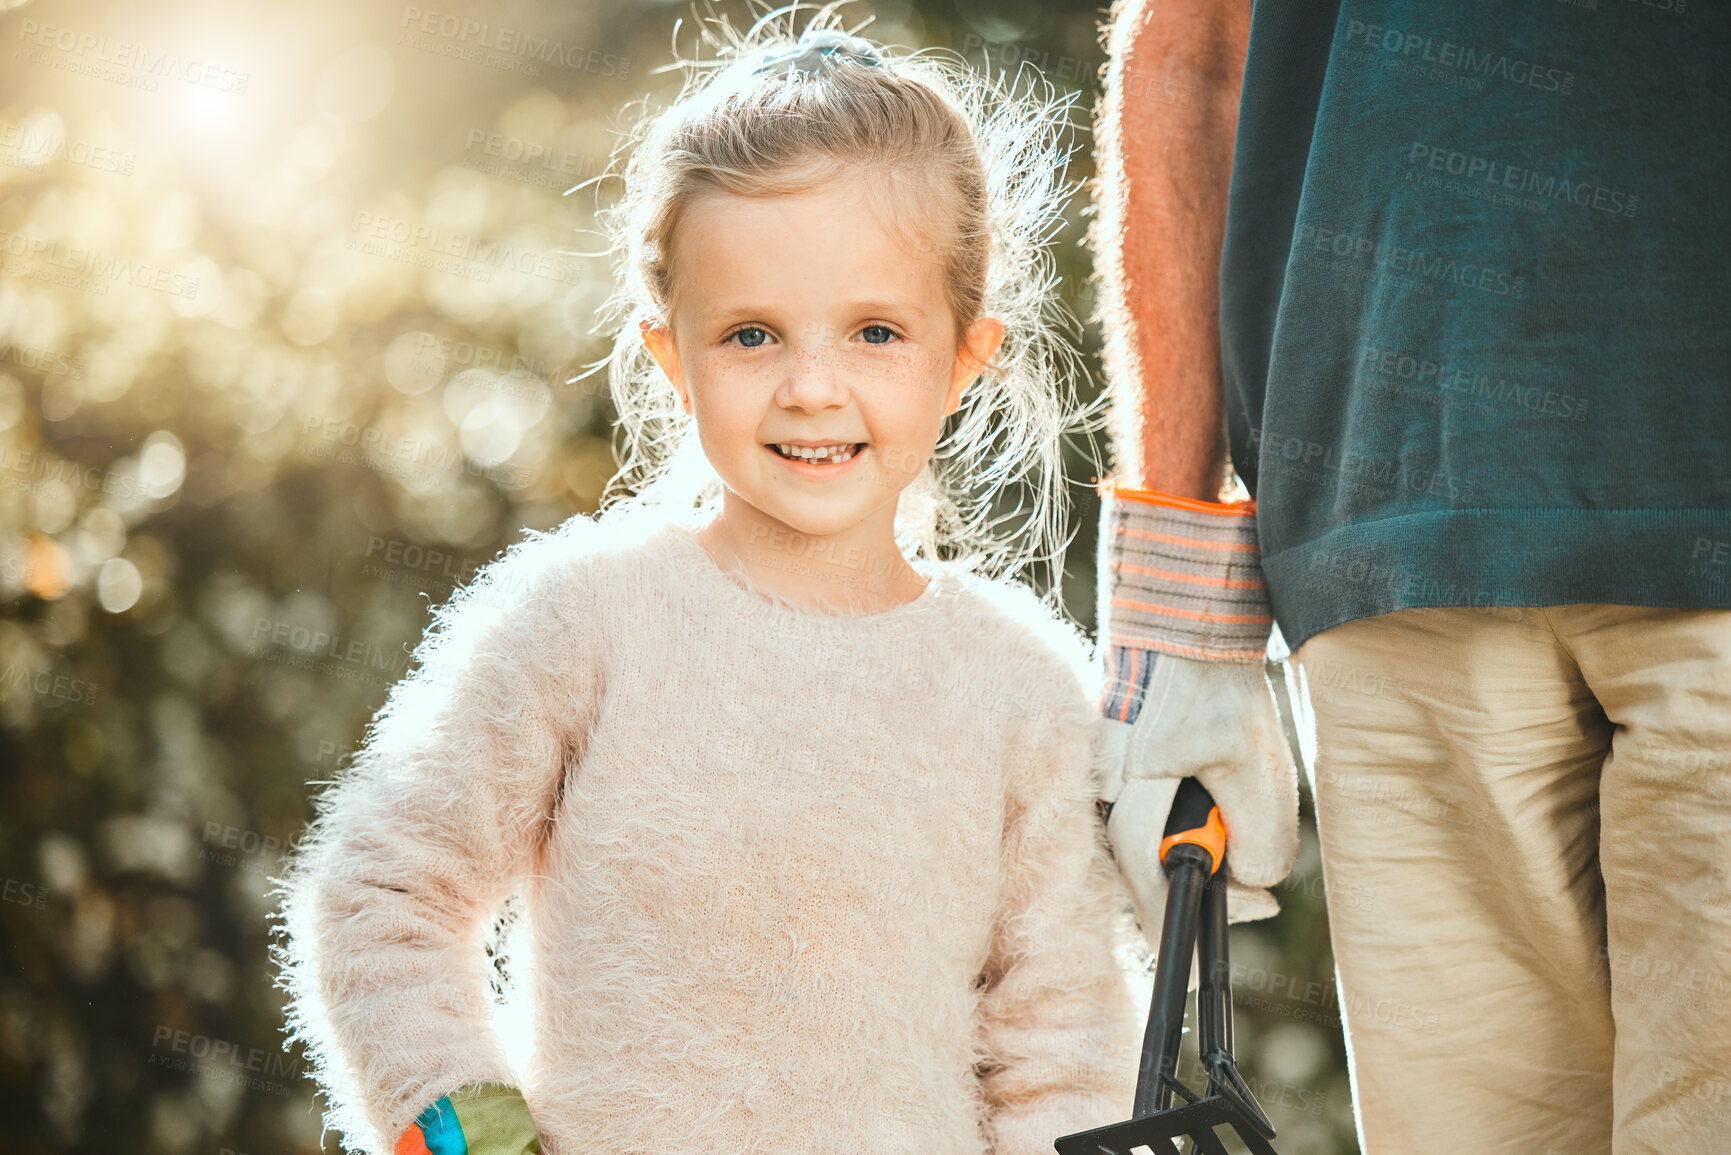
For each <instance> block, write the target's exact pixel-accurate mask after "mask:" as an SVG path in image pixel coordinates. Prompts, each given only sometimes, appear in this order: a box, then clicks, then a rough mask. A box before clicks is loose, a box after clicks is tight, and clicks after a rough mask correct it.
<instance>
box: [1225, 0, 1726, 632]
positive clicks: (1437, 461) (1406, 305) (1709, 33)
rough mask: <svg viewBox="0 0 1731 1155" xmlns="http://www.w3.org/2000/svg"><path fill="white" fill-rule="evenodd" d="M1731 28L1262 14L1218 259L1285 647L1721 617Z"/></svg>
mask: <svg viewBox="0 0 1731 1155" xmlns="http://www.w3.org/2000/svg"><path fill="white" fill-rule="evenodd" d="M1728 66H1731V12H1728V11H1727V8H1726V7H1725V6H1724V5H1721V4H1717V3H1709V2H1708V0H1525V2H1523V3H1518V4H1515V3H1467V2H1463V0H1385V2H1380V3H1377V2H1371V0H1256V4H1255V8H1254V16H1253V19H1252V25H1251V33H1250V53H1249V57H1248V60H1247V62H1246V68H1245V80H1244V93H1243V98H1242V103H1241V108H1240V112H1239V122H1238V140H1237V150H1236V155H1235V158H1234V164H1233V174H1232V190H1231V196H1230V200H1229V207H1228V213H1227V227H1226V243H1225V248H1224V251H1223V253H1222V260H1221V317H1220V319H1221V336H1222V362H1223V368H1224V371H1225V380H1226V407H1227V423H1228V429H1229V434H1230V440H1231V452H1232V458H1233V462H1234V464H1235V466H1236V468H1237V469H1238V471H1239V473H1240V474H1241V475H1242V476H1243V477H1244V479H1245V481H1246V484H1247V485H1249V487H1250V489H1251V492H1252V493H1253V494H1254V495H1255V497H1256V499H1257V516H1258V533H1259V535H1260V538H1261V544H1262V551H1263V565H1264V568H1265V569H1266V572H1267V577H1268V583H1269V590H1270V595H1271V599H1272V601H1273V605H1274V612H1275V616H1276V619H1277V620H1278V622H1279V623H1280V627H1281V631H1282V633H1283V634H1284V635H1285V637H1286V639H1287V641H1288V643H1289V644H1290V645H1292V646H1293V647H1295V648H1296V647H1297V646H1298V645H1300V644H1302V643H1303V641H1304V640H1305V639H1306V638H1308V637H1310V636H1311V635H1313V634H1315V633H1317V632H1319V631H1321V630H1325V629H1328V628H1329V627H1330V626H1334V625H1338V624H1340V623H1342V622H1346V621H1351V620H1353V619H1356V618H1361V617H1368V616H1371V615H1374V614H1382V613H1387V612H1389V611H1392V610H1397V609H1404V608H1408V607H1412V606H1463V605H1470V606H1478V607H1488V606H1495V605H1528V606H1536V605H1560V604H1566V603H1571V602H1608V603H1617V604H1628V605H1649V606H1697V607H1699V606H1727V605H1731V336H1728V334H1731V80H1728V79H1727V71H1728Z"/></svg>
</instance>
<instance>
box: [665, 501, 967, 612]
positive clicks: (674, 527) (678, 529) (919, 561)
mask: <svg viewBox="0 0 1731 1155" xmlns="http://www.w3.org/2000/svg"><path fill="white" fill-rule="evenodd" d="M666 526H667V528H666V531H665V533H666V535H667V536H668V537H670V538H671V539H672V540H673V542H674V546H675V548H676V549H679V550H681V551H683V552H684V553H685V555H686V558H687V559H688V561H689V562H690V563H691V567H692V568H693V569H695V570H697V571H699V572H701V573H702V575H703V577H702V580H703V581H704V582H706V583H708V584H709V585H710V586H711V587H712V588H714V589H717V590H719V591H720V596H722V597H723V598H724V599H725V600H727V601H728V602H730V603H732V604H733V605H734V606H735V607H736V609H737V610H738V611H739V612H741V613H746V614H754V615H756V616H758V617H760V618H768V619H774V620H777V621H780V622H783V623H788V624H793V623H798V624H802V625H808V626H811V627H814V628H822V629H840V630H846V629H855V630H858V629H870V628H876V627H879V626H891V625H896V624H899V623H901V622H904V621H909V620H912V619H916V618H919V617H921V616H923V615H925V614H927V613H930V612H933V611H934V610H935V609H936V608H937V606H938V604H939V602H940V601H941V600H943V599H945V598H946V597H947V596H949V594H950V593H951V591H952V589H953V582H954V580H955V575H954V574H952V573H951V572H950V570H949V569H948V568H946V567H945V566H942V565H940V564H938V563H935V562H932V561H929V560H927V559H925V558H913V559H910V560H909V562H908V564H909V565H911V566H912V567H913V568H914V569H915V570H916V571H918V572H919V573H920V574H922V575H923V576H925V577H926V578H927V579H929V580H928V581H927V582H926V588H925V589H923V590H921V591H920V594H919V596H918V597H916V598H914V599H912V600H911V601H906V602H903V603H901V604H900V605H897V606H891V607H890V608H889V609H887V610H878V611H876V612H874V613H869V614H826V613H820V612H818V611H816V610H809V609H806V608H805V607H803V606H800V605H798V604H796V603H794V602H792V601H789V600H788V599H787V598H784V597H781V596H780V595H778V594H771V593H762V592H759V591H757V590H754V589H750V588H747V585H746V584H744V582H742V580H741V579H742V578H744V575H739V576H738V577H736V576H735V574H734V573H733V572H730V571H728V570H724V569H722V568H721V566H720V565H719V564H718V563H717V562H716V560H715V559H714V558H713V557H711V556H710V554H709V551H708V550H707V549H705V548H704V547H703V543H702V542H701V541H699V540H697V531H696V530H695V529H693V528H692V527H690V526H688V525H683V524H681V523H679V522H677V521H669V522H667V523H666ZM747 580H749V579H747Z"/></svg>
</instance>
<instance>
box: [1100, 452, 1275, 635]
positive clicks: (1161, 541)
mask: <svg viewBox="0 0 1731 1155" xmlns="http://www.w3.org/2000/svg"><path fill="white" fill-rule="evenodd" d="M1099 493H1100V502H1101V507H1100V514H1101V516H1100V558H1099V561H1100V581H1101V586H1102V587H1103V588H1102V590H1101V593H1102V595H1103V596H1102V597H1101V599H1100V605H1101V606H1102V608H1103V609H1104V611H1105V612H1104V621H1103V622H1102V626H1103V628H1102V630H1101V640H1102V641H1103V642H1105V643H1107V644H1109V645H1110V646H1112V647H1113V648H1114V649H1118V650H1122V649H1123V648H1126V647H1130V648H1136V649H1143V650H1153V651H1156V652H1158V653H1163V654H1175V655H1177V656H1178V657H1181V658H1193V659H1198V660H1201V661H1208V662H1260V661H1262V660H1263V657H1264V655H1265V654H1266V653H1267V650H1268V635H1269V633H1270V630H1271V628H1272V626H1273V622H1274V618H1273V615H1272V614H1271V613H1270V612H1269V606H1268V587H1267V586H1266V584H1264V582H1263V580H1262V561H1261V552H1260V550H1259V549H1258V546H1257V543H1256V503H1255V502H1253V501H1246V502H1239V503H1236V504H1232V505H1222V504H1219V503H1217V502H1211V501H1193V500H1191V499H1189V498H1184V497H1173V496H1171V495H1170V494H1165V493H1159V492H1157V491H1155V490H1152V489H1131V488H1129V487H1127V486H1120V485H1117V484H1115V483H1114V482H1112V481H1110V480H1108V481H1104V482H1101V483H1100V485H1099Z"/></svg>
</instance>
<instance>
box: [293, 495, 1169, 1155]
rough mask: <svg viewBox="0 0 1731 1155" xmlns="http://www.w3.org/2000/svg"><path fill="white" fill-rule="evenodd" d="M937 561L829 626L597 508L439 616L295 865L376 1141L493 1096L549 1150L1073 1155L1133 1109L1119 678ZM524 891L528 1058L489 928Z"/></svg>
mask: <svg viewBox="0 0 1731 1155" xmlns="http://www.w3.org/2000/svg"><path fill="white" fill-rule="evenodd" d="M918 568H920V569H921V571H922V572H923V573H924V574H926V575H927V576H928V577H930V578H931V579H932V580H931V582H930V584H929V585H928V586H927V587H926V589H925V591H924V592H923V593H922V594H921V595H920V596H919V597H918V598H917V599H915V600H914V601H912V602H909V603H907V604H905V605H901V606H897V607H895V608H893V609H891V610H888V611H885V612H881V613H876V614H867V615H863V616H855V617H847V616H830V615H823V614H817V613H812V612H809V611H805V610H801V609H799V608H797V607H795V606H793V605H792V604H791V603H787V602H784V601H781V600H779V599H773V598H769V597H766V596H764V595H760V594H758V593H756V592H753V591H752V590H750V589H748V588H747V586H745V585H742V584H740V581H739V580H738V579H736V578H735V577H734V576H730V575H729V574H728V573H726V572H724V571H723V570H722V569H721V568H719V567H718V566H717V565H716V564H715V562H714V561H713V560H712V559H711V558H710V556H709V554H708V553H707V552H706V551H705V550H704V548H703V546H702V545H701V544H700V543H699V542H698V540H697V538H696V537H695V536H694V534H693V533H692V531H691V530H690V529H689V528H686V527H684V526H681V525H677V524H673V523H671V522H667V521H658V520H653V519H649V518H644V517H639V518H624V519H621V518H618V517H614V518H611V519H609V518H608V517H602V518H600V519H592V518H589V517H578V518H574V519H572V520H571V521H569V522H567V523H566V524H565V525H564V526H562V527H560V528H559V529H558V530H555V531H553V532H552V533H550V534H545V535H534V536H532V537H531V538H530V540H528V541H526V542H524V543H522V544H521V545H519V546H517V547H516V548H515V549H513V550H512V551H511V552H510V553H509V554H507V555H506V557H505V558H503V559H501V560H500V561H499V562H497V563H495V564H494V565H492V566H491V567H489V568H488V569H487V570H486V571H484V572H483V574H482V575H481V576H480V577H479V578H478V579H477V581H476V582H475V583H474V584H473V585H472V586H471V587H469V589H468V590H467V591H466V592H465V593H463V594H461V595H459V597H458V598H457V599H456V600H455V601H454V602H453V603H452V605H451V606H448V607H446V608H445V609H444V610H442V611H441V613H440V617H439V619H438V621H437V622H436V623H435V625H434V628H433V629H432V630H430V631H429V633H428V636H427V638H426V640H425V641H424V642H423V643H422V646H421V648H420V650H419V651H418V652H417V658H418V660H419V665H418V667H417V669H416V670H415V671H414V672H413V673H412V674H411V675H410V676H409V677H407V678H406V679H405V680H404V681H403V682H401V683H399V684H398V685H397V686H396V687H394V688H393V690H392V692H391V695H390V697H389V699H388V701H387V702H386V704H385V706H384V707H383V708H382V709H381V710H380V712H379V714H378V716H377V717H376V718H375V719H374V721H373V724H372V727H371V728H370V730H369V732H368V735H367V740H366V742H365V744H364V746H363V748H362V749H361V750H360V752H359V753H358V755H357V756H356V758H355V760H354V761H353V763H352V764H351V765H350V766H349V767H348V768H347V770H346V771H345V772H344V773H343V774H342V775H340V776H339V778H338V780H337V782H336V783H335V784H334V785H333V786H331V788H329V789H328V790H326V791H325V792H324V793H323V794H322V795H321V796H320V797H319V799H318V804H317V808H318V816H317V819H316V820H315V822H314V824H313V826H312V828H311V829H310V830H309V831H308V833H307V835H306V837H305V838H304V839H303V840H302V842H301V844H300V847H299V850H298V851H297V854H296V856H295V858H294V859H293V860H292V861H291V863H290V867H289V869H288V871H287V873H286V875H285V876H284V879H283V882H282V888H281V889H282V895H283V905H282V912H281V918H282V921H283V924H284V927H285V929H286V931H287V938H286V939H285V942H284V945H283V946H281V947H279V948H278V951H279V953H278V961H279V963H280V965H281V966H282V976H281V977H282V983H283V985H284V986H285V988H286V989H287V990H288V992H289V995H290V1002H289V1008H288V1020H289V1026H290V1028H291V1033H292V1034H293V1036H294V1037H296V1038H299V1039H300V1040H302V1041H303V1042H304V1043H305V1044H306V1045H307V1048H308V1051H309V1054H310V1056H311V1058H312V1061H313V1071H314V1074H315V1077H316V1078H317V1079H318V1081H319V1082H320V1083H321V1084H322V1086H323V1088H324V1090H325V1093H326V1097H327V1098H328V1100H329V1102H330V1108H329V1111H328V1115H327V1121H328V1123H329V1124H330V1125H331V1126H333V1127H335V1128H337V1129H338V1130H339V1131H341V1132H342V1134H343V1136H344V1139H345V1141H346V1142H347V1144H348V1146H349V1147H350V1148H358V1149H362V1150H365V1151H368V1152H375V1153H379V1155H385V1153H388V1152H390V1151H391V1148H392V1145H393V1143H394V1141H395V1139H396V1137H397V1136H398V1134H399V1133H401V1131H402V1130H403V1128H404V1127H406V1126H407V1125H408V1124H409V1122H410V1121H411V1120H412V1119H413V1118H414V1116H415V1115H416V1113H417V1112H419V1111H420V1110H421V1109H422V1108H423V1107H425V1106H426V1105H428V1104H429V1103H431V1102H432V1101H433V1100H434V1099H436V1098H437V1097H438V1096H439V1095H441V1094H443V1093H446V1092H448V1091H451V1090H454V1089H456V1088H457V1087H459V1086H464V1085H467V1084H470V1083H474V1082H480V1081H483V1080H497V1081H500V1082H506V1083H511V1084H514V1085H516V1086H518V1087H520V1088H522V1090H523V1093H524V1095H525V1097H526V1099H527V1102H528V1104H529V1107H530V1109H531V1112H532V1113H533V1115H534V1117H535V1121H536V1123H537V1125H538V1126H539V1128H540V1131H541V1135H542V1137H543V1140H544V1142H545V1144H546V1150H547V1151H548V1152H549V1153H550V1155H630V1153H636V1152H645V1153H647V1152H656V1153H669V1155H700V1153H705V1155H707V1153H713V1155H740V1153H742V1152H749V1153H758V1152H762V1153H766V1155H808V1153H809V1155H815V1153H818V1152H848V1153H849V1155H896V1153H903V1152H905V1153H908V1155H915V1153H918V1155H984V1153H993V1155H1036V1153H1039V1155H1046V1153H1049V1152H1050V1151H1051V1150H1052V1140H1053V1139H1054V1138H1055V1137H1056V1136H1058V1135H1060V1134H1065V1133H1067V1132H1070V1131H1077V1130H1082V1129H1085V1128H1088V1127H1095V1126H1100V1125H1103V1124H1106V1123H1112V1122H1117V1121H1119V1120H1121V1119H1124V1118H1127V1117H1128V1115H1129V1112H1130V1107H1131V1097H1132V1095H1133V1092H1134V1087H1135V1078H1136V1065H1137V1060H1138V1050H1139V1043H1140V1035H1141V1017H1140V1014H1139V1013H1138V1008H1137V1007H1136V1005H1135V1000H1134V998H1133V996H1132V995H1131V992H1130V988H1129V985H1128V983H1127V981H1126V976H1125V973H1124V971H1123V970H1122V969H1121V966H1120V964H1119V962H1118V961H1117V957H1118V955H1117V952H1118V950H1119V948H1120V947H1121V946H1133V945H1134V944H1136V943H1139V942H1140V939H1139V936H1137V934H1136V931H1135V924H1134V922H1133V921H1131V920H1130V919H1129V917H1128V915H1127V914H1125V913H1122V912H1123V911H1126V910H1127V909H1128V899H1127V898H1126V897H1125V893H1124V891H1123V890H1122V889H1121V883H1120V880H1119V877H1118V875H1117V872H1116V870H1115V869H1114V867H1113V866H1112V863H1111V860H1110V858H1109V857H1108V853H1107V850H1106V844H1105V839H1104V834H1103V831H1102V828H1101V825H1100V823H1099V820H1098V819H1097V817H1096V814H1095V810H1094V807H1093V800H1094V797H1095V784H1094V780H1093V779H1094V775H1093V772H1092V761H1093V758H1092V754H1093V749H1094V743H1095V742H1096V740H1097V736H1098V729H1099V723H1098V706H1097V686H1098V683H1097V678H1098V676H1099V675H1098V674H1097V673H1096V672H1095V664H1094V662H1093V660H1092V658H1091V656H1090V654H1089V651H1088V647H1087V645H1086V642H1085V640H1084V639H1083V637H1082V636H1081V635H1080V634H1079V633H1078V632H1077V631H1076V630H1075V628H1074V627H1073V626H1071V625H1070V624H1069V623H1067V622H1064V621H1062V620H1060V619H1058V618H1055V617H1054V616H1053V615H1052V614H1051V613H1049V612H1048V611H1047V610H1046V609H1045V608H1044V607H1043V606H1042V605H1041V604H1040V603H1039V602H1038V601H1037V600H1036V598H1035V597H1034V595H1033V594H1032V593H1031V592H1030V591H1029V590H1028V589H1027V588H1026V587H1025V586H1021V585H1010V584H1006V583H1002V582H996V581H987V580H985V579H983V578H980V577H977V576H973V575H968V574H964V573H961V572H959V571H955V570H953V569H951V568H949V567H946V566H939V565H932V564H927V563H921V564H920V565H919V567H918ZM514 893H520V894H521V895H522V904H521V905H522V910H523V915H524V917H523V919H522V923H521V925H520V927H519V930H520V932H521V935H522V940H521V946H520V947H519V949H517V950H515V951H514V952H513V954H512V956H511V970H512V972H513V978H514V981H515V983H516V984H517V985H518V987H519V988H521V990H522V992H523V993H522V997H523V999H524V1000H525V1005H526V1007H527V1018H528V1021H529V1023H530V1027H531V1034H530V1038H529V1040H528V1042H527V1044H526V1045H525V1047H524V1049H523V1053H524V1054H526V1055H527V1056H528V1058H527V1060H526V1062H525V1063H524V1066H523V1068H522V1069H516V1068H513V1066H512V1065H511V1063H510V1062H509V1060H508V1057H507V1049H506V1047H505V1045H504V1039H503V1037H502V1035H501V1032H500V1028H499V1026H498V1023H497V1021H496V1020H495V1018H494V1014H493V1012H494V1006H495V1002H496V999H495V997H494V994H493V992H492V990H491V989H490V987H489V976H490V975H492V974H493V970H492V965H491V963H490V962H489V960H488V958H487V957H486V953H485V951H484V949H483V947H484V944H485V942H486V939H487V936H488V934H489V932H490V930H491V927H492V924H493V922H494V920H495V918H496V917H497V916H498V914H499V912H500V910H501V907H502V906H503V904H504V903H505V901H506V900H507V898H509V897H510V896H511V895H512V894H514Z"/></svg>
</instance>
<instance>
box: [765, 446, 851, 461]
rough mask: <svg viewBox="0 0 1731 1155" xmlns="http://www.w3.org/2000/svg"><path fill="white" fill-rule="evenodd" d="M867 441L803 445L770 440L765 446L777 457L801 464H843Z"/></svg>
mask: <svg viewBox="0 0 1731 1155" xmlns="http://www.w3.org/2000/svg"><path fill="white" fill-rule="evenodd" d="M866 445H867V442H864V441H855V442H838V443H836V444H834V445H819V446H804V445H789V444H787V443H786V442H771V443H769V444H768V445H767V446H766V447H765V448H767V449H768V450H769V451H770V452H771V453H774V454H775V455H776V456H778V457H783V458H786V459H787V460H788V461H797V462H799V463H800V464H802V465H843V464H846V463H847V462H849V461H852V460H853V459H854V457H855V455H857V454H859V453H861V452H862V451H864V449H865V447H866Z"/></svg>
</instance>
